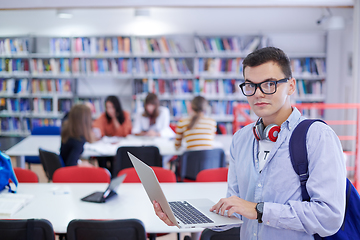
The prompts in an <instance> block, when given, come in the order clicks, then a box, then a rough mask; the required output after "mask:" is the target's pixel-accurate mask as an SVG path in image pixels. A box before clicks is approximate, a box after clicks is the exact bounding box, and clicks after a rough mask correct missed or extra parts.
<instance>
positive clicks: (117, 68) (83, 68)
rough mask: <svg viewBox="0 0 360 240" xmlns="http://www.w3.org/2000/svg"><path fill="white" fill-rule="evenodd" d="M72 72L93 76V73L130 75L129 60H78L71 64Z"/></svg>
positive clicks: (130, 61) (130, 66)
mask: <svg viewBox="0 0 360 240" xmlns="http://www.w3.org/2000/svg"><path fill="white" fill-rule="evenodd" d="M72 72H73V73H74V74H94V73H112V74H119V73H130V74H131V73H132V60H131V59H124V58H118V59H114V58H112V59H78V58H75V59H74V60H73V62H72Z"/></svg>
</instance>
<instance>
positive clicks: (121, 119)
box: [93, 96, 131, 172]
mask: <svg viewBox="0 0 360 240" xmlns="http://www.w3.org/2000/svg"><path fill="white" fill-rule="evenodd" d="M93 128H94V131H98V132H100V133H101V134H100V137H103V136H118V137H126V136H127V135H128V134H130V133H131V118H130V114H129V113H128V112H126V111H123V110H122V107H121V103H120V101H119V99H118V98H117V97H116V96H108V97H107V98H106V99H105V113H103V114H102V115H101V116H100V117H99V118H98V119H96V120H95V121H94V123H93ZM113 159H114V158H113V157H97V160H98V164H99V167H103V168H107V169H108V170H109V171H110V172H112V163H113ZM108 164H110V166H109V165H108Z"/></svg>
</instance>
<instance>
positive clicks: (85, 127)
mask: <svg viewBox="0 0 360 240" xmlns="http://www.w3.org/2000/svg"><path fill="white" fill-rule="evenodd" d="M91 125H92V118H91V110H90V108H89V107H88V106H86V105H83V104H77V105H74V106H73V107H72V108H71V110H70V112H69V114H68V117H67V119H66V120H65V121H64V122H63V125H62V128H61V147H60V156H61V158H62V159H63V161H64V163H65V166H76V165H78V162H80V161H78V160H79V158H80V155H81V154H82V152H83V151H84V144H85V142H93V141H95V135H94V133H93V131H92V129H91Z"/></svg>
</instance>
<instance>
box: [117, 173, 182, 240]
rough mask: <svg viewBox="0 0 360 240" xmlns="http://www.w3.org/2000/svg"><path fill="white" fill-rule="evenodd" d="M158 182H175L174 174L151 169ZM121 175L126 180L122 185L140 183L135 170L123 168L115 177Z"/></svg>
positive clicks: (153, 236) (154, 237)
mask: <svg viewBox="0 0 360 240" xmlns="http://www.w3.org/2000/svg"><path fill="white" fill-rule="evenodd" d="M151 168H152V169H153V170H154V172H155V175H156V177H157V179H158V181H159V182H162V183H166V182H176V176H175V173H174V172H173V171H171V170H169V169H165V168H162V167H154V166H152V167H151ZM122 174H126V178H125V180H124V183H140V182H141V181H140V178H139V176H138V175H137V173H136V170H135V168H124V169H122V170H121V171H120V172H119V173H118V175H117V176H120V175H122ZM167 234H168V233H148V234H147V237H148V238H149V239H156V237H160V236H164V235H167ZM178 239H180V235H179V234H178Z"/></svg>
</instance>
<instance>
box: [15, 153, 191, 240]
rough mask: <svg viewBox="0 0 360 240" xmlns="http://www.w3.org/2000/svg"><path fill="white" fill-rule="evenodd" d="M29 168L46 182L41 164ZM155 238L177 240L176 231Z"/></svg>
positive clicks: (42, 181) (182, 236)
mask: <svg viewBox="0 0 360 240" xmlns="http://www.w3.org/2000/svg"><path fill="white" fill-rule="evenodd" d="M11 160H12V164H13V166H16V161H15V159H11ZM26 168H28V165H26ZM31 170H32V171H34V172H36V174H37V175H38V176H39V182H41V183H46V182H47V178H46V175H45V172H44V170H43V168H42V165H41V164H31ZM186 235H189V236H190V233H181V234H180V240H183V239H184V237H185V236H186ZM56 239H57V240H58V238H56ZM156 239H159V240H177V234H176V233H171V234H168V235H165V236H161V237H157V238H156Z"/></svg>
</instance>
